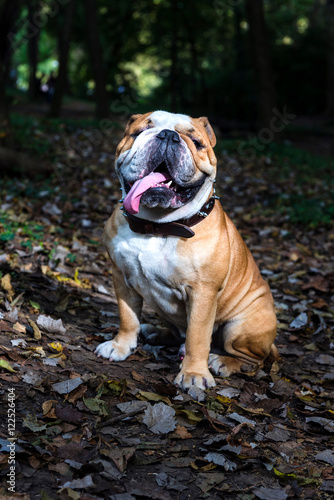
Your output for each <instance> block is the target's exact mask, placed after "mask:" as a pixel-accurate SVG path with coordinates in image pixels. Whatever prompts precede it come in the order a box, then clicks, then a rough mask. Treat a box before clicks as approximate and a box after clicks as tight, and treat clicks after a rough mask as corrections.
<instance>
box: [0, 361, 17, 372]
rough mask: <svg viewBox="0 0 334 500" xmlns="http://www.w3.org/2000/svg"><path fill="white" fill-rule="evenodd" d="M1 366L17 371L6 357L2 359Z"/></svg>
mask: <svg viewBox="0 0 334 500" xmlns="http://www.w3.org/2000/svg"><path fill="white" fill-rule="evenodd" d="M0 368H4V369H5V370H8V371H9V372H15V370H14V368H13V367H12V365H11V364H10V363H8V361H6V360H5V359H0Z"/></svg>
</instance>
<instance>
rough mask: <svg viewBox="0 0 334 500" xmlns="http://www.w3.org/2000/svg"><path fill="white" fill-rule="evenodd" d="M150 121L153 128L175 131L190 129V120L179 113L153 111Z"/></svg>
mask: <svg viewBox="0 0 334 500" xmlns="http://www.w3.org/2000/svg"><path fill="white" fill-rule="evenodd" d="M150 120H151V122H152V124H153V125H154V126H155V127H158V128H167V129H169V130H176V128H177V129H180V128H191V127H192V123H191V118H190V116H188V115H182V114H180V113H168V112H167V111H154V112H153V113H152V114H151V115H150Z"/></svg>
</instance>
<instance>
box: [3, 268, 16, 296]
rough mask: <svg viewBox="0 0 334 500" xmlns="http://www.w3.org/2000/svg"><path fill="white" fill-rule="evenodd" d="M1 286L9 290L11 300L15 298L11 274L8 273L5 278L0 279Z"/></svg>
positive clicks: (6, 290)
mask: <svg viewBox="0 0 334 500" xmlns="http://www.w3.org/2000/svg"><path fill="white" fill-rule="evenodd" d="M0 284H1V288H2V289H3V290H5V292H7V295H8V299H9V302H11V301H12V300H13V297H14V295H15V292H14V289H13V287H12V283H11V277H10V274H9V273H7V274H5V276H4V277H3V278H1V280H0Z"/></svg>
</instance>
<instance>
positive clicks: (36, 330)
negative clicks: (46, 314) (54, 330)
mask: <svg viewBox="0 0 334 500" xmlns="http://www.w3.org/2000/svg"><path fill="white" fill-rule="evenodd" d="M28 323H29V325H30V326H31V328H32V329H33V331H34V339H35V340H40V339H41V338H42V334H41V331H40V329H39V328H38V326H37V325H36V323H35V321H33V320H32V319H30V318H28Z"/></svg>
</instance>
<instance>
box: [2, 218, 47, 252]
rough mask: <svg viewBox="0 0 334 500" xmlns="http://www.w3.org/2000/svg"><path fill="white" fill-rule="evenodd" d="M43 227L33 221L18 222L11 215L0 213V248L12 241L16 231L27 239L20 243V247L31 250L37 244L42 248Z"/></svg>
mask: <svg viewBox="0 0 334 500" xmlns="http://www.w3.org/2000/svg"><path fill="white" fill-rule="evenodd" d="M44 230H45V229H44V227H43V226H41V225H40V224H37V223H35V222H33V221H26V222H19V221H18V220H16V218H15V217H12V216H11V214H6V213H3V212H0V246H1V243H2V244H4V243H6V242H7V241H10V240H13V239H14V238H15V235H16V233H17V232H18V231H20V234H21V235H22V236H25V237H26V238H27V239H26V240H24V241H22V242H21V245H22V247H26V248H28V249H29V250H32V247H33V245H36V244H39V245H41V246H42V248H43V244H42V241H41V240H42V239H43V238H44Z"/></svg>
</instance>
